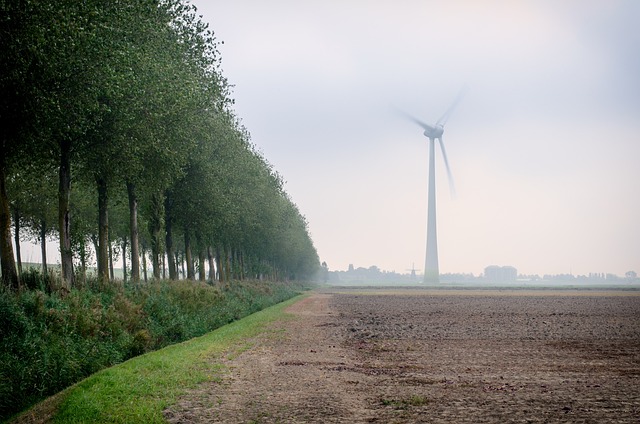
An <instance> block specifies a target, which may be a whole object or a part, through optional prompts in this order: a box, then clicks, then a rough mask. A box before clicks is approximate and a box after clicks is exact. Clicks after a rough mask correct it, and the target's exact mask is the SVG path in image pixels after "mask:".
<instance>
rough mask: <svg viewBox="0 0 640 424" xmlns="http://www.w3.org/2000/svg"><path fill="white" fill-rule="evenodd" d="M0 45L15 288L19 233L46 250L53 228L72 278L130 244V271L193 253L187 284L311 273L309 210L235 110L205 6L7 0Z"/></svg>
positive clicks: (3, 199) (0, 219)
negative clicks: (15, 243) (300, 207)
mask: <svg viewBox="0 0 640 424" xmlns="http://www.w3.org/2000/svg"><path fill="white" fill-rule="evenodd" d="M0 46H1V47H2V51H3V52H4V58H3V60H2V61H1V64H0V126H1V127H2V132H1V135H0V137H1V139H0V143H1V144H2V153H1V156H0V236H1V237H0V253H1V256H2V262H1V265H2V280H3V283H4V284H5V285H6V286H10V287H13V288H17V287H18V286H19V281H20V280H19V273H20V267H19V266H18V267H16V264H15V258H14V252H13V249H12V243H11V230H12V228H13V231H14V234H15V235H16V236H17V237H18V238H19V237H20V231H21V229H22V228H24V229H25V230H26V231H25V232H24V234H25V237H27V235H28V237H32V238H33V237H34V235H35V238H36V239H37V240H39V241H42V243H43V255H44V254H45V253H46V251H45V245H44V240H45V238H46V237H50V236H51V235H52V234H53V236H57V238H58V239H59V240H60V254H61V264H62V272H61V277H62V281H63V283H64V285H65V286H66V287H71V286H72V285H73V284H80V282H79V281H83V278H80V279H76V276H77V275H78V274H82V277H84V272H85V270H86V268H87V261H88V260H89V259H90V257H89V255H90V253H91V251H92V250H93V251H94V252H95V255H96V259H97V269H98V276H99V277H100V278H101V279H102V280H108V279H110V278H113V276H112V275H110V273H109V268H110V267H111V268H113V266H112V263H113V260H114V256H115V255H116V254H121V255H123V256H124V257H125V258H126V254H127V252H126V251H127V250H128V252H129V262H130V263H131V278H132V279H133V280H134V281H138V280H139V279H141V278H142V277H141V273H140V269H141V268H142V271H143V274H144V275H145V278H147V277H146V275H147V274H146V270H147V267H146V264H147V261H146V260H147V257H149V258H150V259H151V266H152V274H153V277H154V278H161V277H162V276H164V275H165V272H166V269H167V268H168V270H169V278H172V279H175V278H179V276H180V270H181V269H182V268H183V267H184V265H185V264H186V268H187V270H186V274H187V275H186V276H187V277H188V278H192V279H195V278H196V272H195V268H198V270H199V271H200V272H199V278H201V279H203V278H204V276H205V273H204V269H205V268H209V271H210V273H209V275H210V278H218V279H220V280H226V279H240V278H279V279H285V278H297V279H303V278H308V277H310V276H311V275H312V274H314V273H315V271H316V269H317V268H318V263H319V261H318V256H317V253H316V250H315V248H314V246H313V243H312V240H311V238H310V236H309V233H308V228H307V223H306V220H305V218H304V217H303V216H302V215H301V214H300V212H299V210H298V208H297V207H296V205H295V204H294V203H293V202H292V200H291V199H290V198H289V196H288V195H287V194H286V192H285V191H284V189H283V183H282V179H281V177H280V176H279V175H278V174H277V172H276V171H275V170H274V169H273V168H272V166H271V165H270V164H269V163H268V161H267V160H266V159H265V158H264V157H263V156H262V155H261V154H260V153H259V152H258V151H257V150H256V149H255V148H254V147H253V144H252V142H251V139H250V136H249V133H248V131H246V129H245V128H243V127H242V125H241V124H240V121H239V119H238V117H237V116H235V114H234V112H233V109H232V105H233V100H232V98H231V93H230V87H229V84H228V83H227V80H226V79H225V78H224V76H223V75H222V71H221V57H220V54H219V51H218V41H217V40H216V38H215V36H214V34H213V32H212V31H210V30H209V29H208V27H207V24H206V23H204V22H203V21H202V20H201V17H199V16H198V14H197V11H196V9H195V6H193V5H191V4H189V3H188V2H187V1H185V0H131V1H127V2H119V1H113V2H111V1H103V0H87V1H83V2H77V1H73V0H62V1H60V0H55V1H54V0H31V1H23V0H6V1H2V2H0ZM56 199H57V200H56ZM114 207H116V209H115V210H114V209H113V208H114ZM55 209H57V222H56V219H55V215H56V213H55ZM12 212H13V213H12ZM110 212H111V213H110ZM12 216H13V219H12V218H11V217H12ZM90 245H93V249H88V246H90ZM18 246H19V245H18ZM127 246H130V248H129V249H127ZM114 251H115V254H114ZM214 259H215V261H214ZM74 261H75V267H74ZM19 262H20V261H19V257H18V264H19ZM125 264H126V261H125ZM78 265H79V266H78ZM140 265H142V266H140ZM43 266H44V267H45V272H46V263H45V264H43ZM74 268H75V272H74ZM124 268H126V265H125V267H124Z"/></svg>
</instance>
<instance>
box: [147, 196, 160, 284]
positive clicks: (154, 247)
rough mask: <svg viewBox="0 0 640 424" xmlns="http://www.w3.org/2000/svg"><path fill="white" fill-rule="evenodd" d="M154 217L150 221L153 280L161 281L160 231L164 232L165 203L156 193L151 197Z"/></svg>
mask: <svg viewBox="0 0 640 424" xmlns="http://www.w3.org/2000/svg"><path fill="white" fill-rule="evenodd" d="M151 203H152V212H151V213H152V216H151V219H150V220H149V232H150V233H151V262H152V265H153V278H155V279H156V280H159V279H160V246H161V242H160V231H161V230H162V213H163V210H162V209H163V201H162V199H161V196H160V195H159V194H157V193H154V194H153V196H151Z"/></svg>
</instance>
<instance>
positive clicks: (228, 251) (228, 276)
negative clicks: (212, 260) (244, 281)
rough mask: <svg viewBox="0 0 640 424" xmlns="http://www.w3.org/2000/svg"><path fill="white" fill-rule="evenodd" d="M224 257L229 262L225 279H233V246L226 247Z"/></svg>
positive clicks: (226, 266) (225, 268)
mask: <svg viewBox="0 0 640 424" xmlns="http://www.w3.org/2000/svg"><path fill="white" fill-rule="evenodd" d="M224 258H225V261H226V262H227V263H226V265H225V267H224V270H225V278H224V279H225V280H226V281H231V280H232V279H233V268H231V248H229V247H228V248H226V249H224Z"/></svg>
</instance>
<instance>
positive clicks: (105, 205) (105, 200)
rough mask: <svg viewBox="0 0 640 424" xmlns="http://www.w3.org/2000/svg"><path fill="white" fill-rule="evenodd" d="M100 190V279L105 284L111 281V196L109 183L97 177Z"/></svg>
mask: <svg viewBox="0 0 640 424" xmlns="http://www.w3.org/2000/svg"><path fill="white" fill-rule="evenodd" d="M96 186H97V189H98V251H97V252H96V257H97V258H98V279H99V280H101V282H103V283H105V282H107V281H109V215H108V213H109V195H108V192H107V181H106V180H105V179H104V178H102V177H99V176H96Z"/></svg>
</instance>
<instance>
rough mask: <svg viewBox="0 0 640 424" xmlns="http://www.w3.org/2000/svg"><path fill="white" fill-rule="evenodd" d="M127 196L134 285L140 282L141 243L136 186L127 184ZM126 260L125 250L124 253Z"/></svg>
mask: <svg viewBox="0 0 640 424" xmlns="http://www.w3.org/2000/svg"><path fill="white" fill-rule="evenodd" d="M127 196H128V197H129V238H130V239H131V280H132V281H133V282H134V283H137V282H139V281H140V244H139V243H140V242H139V236H138V234H139V230H138V197H137V196H136V186H135V185H134V184H133V183H127ZM122 255H123V260H125V259H124V250H123V252H122Z"/></svg>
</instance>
